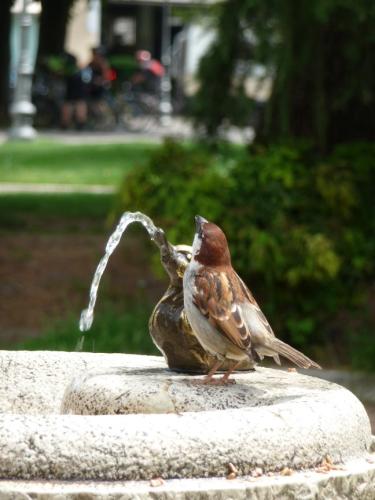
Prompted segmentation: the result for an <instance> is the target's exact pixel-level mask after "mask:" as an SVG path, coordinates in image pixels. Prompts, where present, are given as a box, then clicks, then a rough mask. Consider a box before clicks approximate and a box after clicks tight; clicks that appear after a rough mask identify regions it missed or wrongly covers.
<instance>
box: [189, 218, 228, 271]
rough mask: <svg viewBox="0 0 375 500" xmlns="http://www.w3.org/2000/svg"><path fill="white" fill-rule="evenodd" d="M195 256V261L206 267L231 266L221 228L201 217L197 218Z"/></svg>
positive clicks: (194, 243)
mask: <svg viewBox="0 0 375 500" xmlns="http://www.w3.org/2000/svg"><path fill="white" fill-rule="evenodd" d="M193 256H194V260H196V261H197V262H199V263H200V264H203V265H205V266H226V265H230V264H231V260H230V253H229V248H228V243H227V239H226V237H225V234H224V233H223V231H222V230H221V229H220V227H219V226H217V225H216V224H214V223H213V222H209V221H208V220H206V219H204V218H203V217H201V216H200V215H197V216H196V217H195V237H194V242H193Z"/></svg>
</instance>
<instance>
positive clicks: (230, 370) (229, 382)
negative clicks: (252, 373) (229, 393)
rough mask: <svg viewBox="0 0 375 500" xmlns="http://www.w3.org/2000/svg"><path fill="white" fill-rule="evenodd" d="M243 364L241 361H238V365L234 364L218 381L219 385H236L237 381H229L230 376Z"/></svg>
mask: <svg viewBox="0 0 375 500" xmlns="http://www.w3.org/2000/svg"><path fill="white" fill-rule="evenodd" d="M240 363H241V361H237V363H234V365H232V366H231V367H230V368H229V370H228V371H226V372H225V373H224V375H223V376H222V377H221V379H219V380H218V383H219V384H220V385H221V384H223V385H225V384H235V383H236V381H235V380H228V379H229V377H230V375H231V374H232V373H233V372H234V371H235V369H236V368H237V367H238V365H239V364H240Z"/></svg>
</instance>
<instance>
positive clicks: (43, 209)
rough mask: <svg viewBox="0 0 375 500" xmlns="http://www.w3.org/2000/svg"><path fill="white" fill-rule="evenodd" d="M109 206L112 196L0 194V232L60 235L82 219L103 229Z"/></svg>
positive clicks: (110, 205)
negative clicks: (37, 232)
mask: <svg viewBox="0 0 375 500" xmlns="http://www.w3.org/2000/svg"><path fill="white" fill-rule="evenodd" d="M113 205H114V195H94V194H79V193H73V194H10V195H0V230H3V231H4V230H5V231H21V230H23V231H24V230H26V231H28V232H35V231H40V230H43V231H48V232H55V231H60V232H61V231H64V230H65V229H66V228H69V230H71V229H72V228H73V229H74V226H77V227H78V228H79V227H80V221H82V220H85V221H87V222H88V221H90V222H91V226H92V225H94V226H95V227H103V224H104V223H105V222H106V221H107V219H108V214H109V213H110V212H111V210H112V208H113ZM62 224H63V226H62ZM64 228H65V229H64Z"/></svg>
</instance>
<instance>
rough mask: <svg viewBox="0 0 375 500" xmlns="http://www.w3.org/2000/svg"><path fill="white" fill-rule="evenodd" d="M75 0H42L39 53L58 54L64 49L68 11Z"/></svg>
mask: <svg viewBox="0 0 375 500" xmlns="http://www.w3.org/2000/svg"><path fill="white" fill-rule="evenodd" d="M74 2H75V0H59V1H58V2H56V0H42V14H41V18H40V39H39V55H41V56H46V55H60V54H61V53H62V52H63V50H64V43H65V34H66V27H67V24H68V20H69V13H70V9H71V7H72V5H73V4H74Z"/></svg>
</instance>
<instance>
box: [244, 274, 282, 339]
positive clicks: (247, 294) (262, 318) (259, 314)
mask: <svg viewBox="0 0 375 500" xmlns="http://www.w3.org/2000/svg"><path fill="white" fill-rule="evenodd" d="M234 274H235V275H236V277H237V279H238V283H239V285H240V287H241V291H242V293H243V295H245V297H246V298H247V300H248V302H249V303H250V304H251V307H252V308H253V309H254V311H255V312H256V314H257V317H258V319H259V320H260V321H261V323H262V325H263V326H264V328H265V329H266V330H267V331H268V333H270V334H271V335H272V336H273V337H275V334H274V332H273V330H272V328H271V325H270V324H269V323H268V320H267V318H266V317H265V315H264V314H263V312H262V310H261V308H260V307H259V306H258V303H257V301H256V300H255V299H254V296H253V294H252V293H251V292H250V290H249V289H248V288H247V286H246V285H245V283H244V282H243V281H242V279H241V278H240V277H239V276H238V274H237V273H236V272H234Z"/></svg>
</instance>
